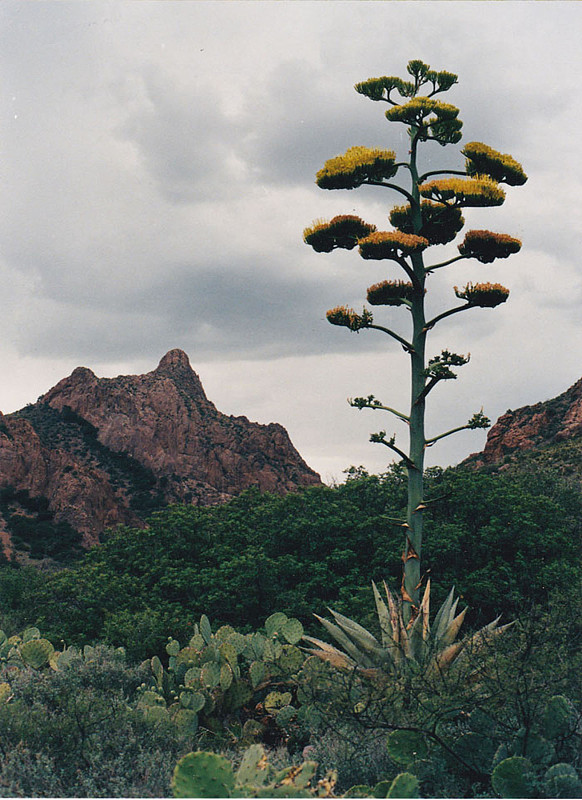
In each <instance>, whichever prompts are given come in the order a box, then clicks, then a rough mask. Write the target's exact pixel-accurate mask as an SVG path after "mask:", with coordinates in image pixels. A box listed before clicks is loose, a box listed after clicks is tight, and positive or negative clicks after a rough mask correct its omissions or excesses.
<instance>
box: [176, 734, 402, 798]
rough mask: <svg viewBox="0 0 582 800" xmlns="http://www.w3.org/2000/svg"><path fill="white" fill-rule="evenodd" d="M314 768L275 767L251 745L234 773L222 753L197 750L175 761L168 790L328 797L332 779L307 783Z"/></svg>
mask: <svg viewBox="0 0 582 800" xmlns="http://www.w3.org/2000/svg"><path fill="white" fill-rule="evenodd" d="M316 767H317V765H316V764H315V762H312V761H305V762H303V764H301V765H298V766H291V767H285V768H284V769H282V770H277V769H275V768H274V767H273V766H272V765H271V764H269V762H268V759H267V754H266V752H265V750H264V749H263V747H261V746H260V745H252V746H251V747H249V748H248V750H246V752H245V753H244V755H243V758H242V761H241V763H240V766H239V768H238V770H237V771H236V773H235V771H234V767H233V766H232V765H231V763H230V762H229V761H228V759H226V758H225V757H224V756H221V755H217V754H216V753H208V752H204V751H200V750H199V751H197V752H195V753H188V755H186V756H184V757H183V758H181V759H180V761H178V763H177V765H176V768H175V770H174V775H173V778H172V789H173V792H174V797H312V796H316V797H328V796H329V794H328V792H327V786H330V787H332V786H333V778H330V777H328V779H327V781H326V782H324V781H320V782H319V783H318V784H317V785H316V786H313V787H312V786H311V785H310V784H311V783H312V780H313V777H314V775H315V770H316ZM326 784H327V785H326ZM402 796H404V795H402Z"/></svg>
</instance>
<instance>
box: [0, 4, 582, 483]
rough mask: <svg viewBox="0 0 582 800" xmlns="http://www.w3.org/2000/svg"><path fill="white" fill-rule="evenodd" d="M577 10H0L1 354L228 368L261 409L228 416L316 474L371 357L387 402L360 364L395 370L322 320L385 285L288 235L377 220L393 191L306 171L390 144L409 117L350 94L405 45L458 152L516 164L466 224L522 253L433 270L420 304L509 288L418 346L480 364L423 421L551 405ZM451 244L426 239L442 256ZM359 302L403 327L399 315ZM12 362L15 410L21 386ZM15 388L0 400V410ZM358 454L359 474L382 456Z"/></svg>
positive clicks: (561, 322)
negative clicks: (446, 106)
mask: <svg viewBox="0 0 582 800" xmlns="http://www.w3.org/2000/svg"><path fill="white" fill-rule="evenodd" d="M581 16H582V10H581V7H580V6H579V4H574V3H561V2H553V3H520V2H506V3H493V4H491V3H487V2H472V3H467V2H455V1H454V0H453V1H452V2H436V3H435V2H432V0H431V2H423V1H422V0H415V2H401V3H376V2H328V3H321V2H302V3H292V2H287V3H285V2H283V3H256V2H241V3H216V2H202V1H199V2H196V3H166V2H153V3H115V2H112V3H101V2H92V3H78V2H61V3H52V2H43V1H42V0H41V2H37V3H18V2H10V0H9V2H6V3H4V4H3V5H2V7H1V8H0V20H1V22H2V25H1V31H2V32H1V33H0V40H1V41H0V44H1V45H2V47H1V53H2V55H1V56H0V63H1V64H2V71H3V76H4V87H3V91H4V93H5V96H4V98H3V102H2V104H1V107H0V115H1V117H2V120H1V122H2V126H3V142H4V150H5V157H4V162H3V176H2V181H3V192H2V193H0V212H1V213H0V276H1V277H2V280H3V282H4V283H5V285H6V287H7V288H6V290H5V292H4V296H5V298H6V306H5V308H4V310H3V315H2V318H0V326H1V327H0V332H1V336H0V342H2V344H1V345H0V355H1V356H2V357H3V359H4V361H5V363H7V364H16V363H20V362H22V363H24V362H26V363H28V361H27V359H33V360H34V363H35V364H36V367H35V371H36V372H37V373H38V374H42V375H45V374H46V375H49V374H50V375H53V374H54V373H55V372H56V370H57V365H58V369H59V370H60V369H61V366H62V369H69V367H72V366H76V365H77V364H79V363H85V364H86V365H87V366H92V365H94V364H99V365H101V367H102V369H103V371H104V372H107V371H108V369H111V370H117V369H127V370H129V371H132V370H133V369H134V368H135V367H134V366H132V365H134V364H137V363H139V364H140V366H141V365H143V364H145V363H152V366H155V363H156V362H157V359H158V358H159V357H160V355H161V354H162V353H163V352H164V351H165V350H167V349H169V348H170V347H175V346H179V347H182V348H183V349H185V350H187V351H188V352H190V354H191V356H192V360H193V363H194V362H195V363H202V364H205V365H207V367H208V369H209V370H210V374H211V375H212V376H214V377H213V380H215V381H216V385H217V387H218V389H217V391H219V389H220V385H221V382H220V379H219V373H220V370H221V369H224V370H226V371H227V373H228V374H229V375H230V374H237V375H239V377H240V380H241V381H243V382H244V380H245V378H247V377H248V380H249V381H251V382H252V383H254V384H256V387H257V394H256V396H255V395H254V394H252V393H249V391H248V390H247V389H245V387H244V386H242V385H241V386H233V385H232V382H229V392H230V394H229V395H228V396H226V395H220V400H221V402H222V403H223V404H227V405H228V402H229V399H228V398H229V397H232V404H233V408H234V407H235V406H236V411H237V413H247V414H248V415H249V416H251V417H252V416H253V409H255V410H256V413H257V415H265V416H268V417H269V421H270V420H271V419H281V421H284V422H286V424H288V425H289V427H290V430H291V433H292V435H293V436H294V437H298V439H299V440H300V441H305V442H306V443H307V447H308V450H309V448H310V447H312V446H313V458H315V462H314V466H316V467H317V466H318V464H317V461H318V460H319V461H320V463H322V464H325V468H326V469H328V468H329V467H330V465H332V464H338V463H342V464H343V465H344V466H346V465H347V463H349V462H350V461H351V460H352V459H351V456H350V455H349V452H350V451H351V448H352V447H354V434H353V432H352V429H351V428H350V426H351V425H355V430H357V431H358V436H359V435H360V434H361V432H362V431H363V430H366V429H367V428H366V424H365V418H364V422H362V416H361V415H360V417H357V419H358V420H359V421H358V422H357V423H354V415H353V412H351V413H347V414H346V410H345V409H344V408H343V400H344V397H345V396H347V395H348V394H350V393H352V394H353V393H359V392H366V391H367V390H366V387H365V386H362V387H361V389H359V388H358V386H356V385H355V384H358V383H359V382H362V383H367V381H366V380H364V374H363V373H364V371H365V370H364V365H370V366H369V368H370V370H371V373H370V382H371V383H374V382H375V381H376V380H378V381H379V389H378V394H382V396H386V391H381V390H382V380H384V381H385V383H386V385H387V386H388V387H389V388H390V380H389V379H388V377H387V375H388V373H386V374H385V373H384V369H383V367H378V366H377V364H378V363H379V362H378V359H382V358H384V356H383V355H382V354H383V353H385V352H386V353H387V355H386V359H387V360H388V361H387V363H389V364H390V365H391V372H390V375H395V374H397V375H398V379H397V381H398V387H395V386H392V389H391V390H392V391H396V393H397V394H399V393H402V394H403V396H405V394H406V392H405V388H402V387H406V385H407V375H406V369H407V365H406V359H403V357H402V353H401V351H400V349H399V348H398V346H395V347H392V346H391V345H389V343H388V342H387V341H385V339H384V338H382V337H380V336H378V335H376V334H375V333H373V332H369V333H366V332H364V333H362V334H360V335H353V334H350V333H349V332H348V331H345V330H338V329H337V328H333V327H332V326H330V325H328V324H327V323H326V321H325V311H326V309H328V308H330V307H332V306H334V305H337V304H344V303H346V304H348V305H352V306H354V307H355V308H361V306H362V303H363V299H364V296H365V290H366V287H367V286H368V285H370V284H371V283H374V282H376V281H378V280H381V279H382V278H384V277H398V271H397V268H396V267H394V265H386V264H385V263H383V264H382V263H380V264H377V263H369V262H363V261H362V260H361V259H360V258H359V257H358V255H357V254H355V253H334V254H331V255H328V256H324V255H317V254H315V253H314V252H313V251H312V250H311V249H310V248H308V247H306V246H305V245H304V244H303V243H302V235H301V232H302V230H303V228H304V227H305V226H306V225H308V224H310V223H311V221H312V220H313V219H314V218H317V217H329V216H333V215H334V214H336V213H359V214H361V216H362V217H364V218H365V219H368V220H369V221H371V222H374V223H375V224H377V225H379V226H385V225H387V214H388V211H389V209H390V207H391V205H393V204H394V203H399V202H400V198H399V197H397V196H395V195H391V194H390V193H388V192H382V191H380V190H378V191H375V190H374V189H373V188H371V187H370V188H368V187H365V188H363V189H361V190H358V191H354V192H336V191H333V192H325V191H321V190H320V189H318V188H317V187H316V186H315V184H314V177H315V172H316V171H317V170H318V169H319V168H320V167H321V166H322V165H323V163H324V162H325V160H326V159H328V158H330V157H332V156H334V155H337V154H338V153H341V152H344V151H345V149H346V148H347V147H349V146H351V145H354V144H365V145H368V146H380V147H395V148H396V149H397V151H398V152H399V153H400V154H401V155H402V154H403V149H404V148H405V147H406V139H405V136H404V134H403V131H404V129H402V131H401V130H400V126H397V125H391V124H389V123H388V122H387V121H386V120H385V119H384V117H383V112H384V110H385V107H384V105H383V104H378V103H372V102H370V101H369V100H367V99H366V98H363V97H361V96H359V95H357V94H356V93H355V92H354V90H353V84H354V83H355V82H356V81H358V80H363V79H365V78H367V77H371V76H375V75H382V74H402V73H403V71H404V69H405V65H406V62H407V61H408V60H409V59H410V58H414V57H421V58H423V59H424V60H426V61H427V62H429V63H431V65H432V66H434V67H435V68H437V69H449V70H452V71H455V72H458V73H459V78H460V82H459V85H458V86H456V87H455V88H454V89H453V90H452V91H451V93H450V98H449V97H447V100H448V99H450V101H451V102H453V103H455V104H456V105H458V106H459V107H460V109H461V115H460V116H461V118H462V119H463V120H464V123H465V126H464V141H470V140H475V139H476V140H479V141H485V142H487V143H488V144H491V145H492V146H493V147H496V148H497V149H500V150H502V151H503V152H511V153H512V154H513V155H514V156H515V157H516V158H518V159H519V160H521V161H523V163H524V166H525V168H526V171H527V172H528V173H529V175H530V181H529V182H528V184H526V186H525V187H523V188H521V189H515V190H510V191H509V192H508V198H507V201H506V204H505V205H504V206H503V207H502V208H500V209H485V210H483V211H474V212H469V213H468V214H467V215H466V216H467V227H487V228H490V229H492V230H498V231H503V232H508V233H512V234H514V235H517V236H520V237H521V238H522V239H523V241H524V248H523V251H522V253H520V254H519V255H518V256H515V257H514V258H512V259H511V260H510V261H508V262H500V263H498V264H493V265H490V266H483V265H473V264H467V263H464V262H462V263H461V265H455V266H453V267H451V268H450V269H447V270H443V271H442V273H441V272H439V273H437V274H435V276H434V280H433V281H432V285H431V290H430V295H429V303H430V307H431V313H438V311H440V310H442V309H443V308H446V307H448V306H449V305H451V304H455V303H456V300H455V297H454V294H453V292H452V286H453V285H455V284H457V285H463V284H464V283H466V282H467V281H468V280H473V281H475V280H492V281H500V282H502V283H505V284H507V285H508V286H509V287H510V289H511V292H512V293H511V297H510V301H509V303H508V304H507V306H506V307H503V308H501V309H499V310H498V311H496V312H495V311H494V312H488V311H483V312H482V313H480V312H478V311H476V312H475V313H472V312H470V313H467V314H461V315H458V317H453V318H451V319H450V320H448V321H447V322H446V323H443V325H442V326H440V327H438V328H437V329H436V330H435V331H434V333H433V337H432V339H431V345H430V347H431V349H432V350H434V352H439V350H440V349H441V348H442V347H452V348H453V349H456V350H457V351H458V352H467V351H471V352H472V353H473V359H472V361H471V365H470V366H469V367H467V368H466V370H465V371H464V374H463V375H462V376H460V379H459V381H457V382H455V384H454V385H452V386H451V387H447V392H446V393H445V392H443V394H442V396H441V397H442V399H441V397H436V398H435V399H434V400H433V405H432V406H431V410H430V414H431V415H434V416H433V418H432V419H433V422H434V425H435V426H439V424H440V423H442V424H443V425H445V424H447V423H448V422H449V421H450V418H451V417H452V416H456V415H458V414H461V416H464V415H465V413H466V414H467V415H468V416H470V414H471V413H473V411H474V410H476V409H475V408H473V405H474V404H475V399H474V398H478V399H477V405H478V406H480V405H481V403H485V405H486V411H488V412H489V413H490V414H491V415H492V414H494V413H496V412H500V411H503V410H505V408H506V407H507V406H508V405H511V406H513V407H516V406H517V405H519V404H520V403H521V402H533V401H535V400H536V399H540V398H539V397H536V396H535V394H536V393H538V394H542V395H543V394H545V395H546V396H551V395H552V394H557V393H558V392H560V391H562V390H563V389H564V388H566V386H565V385H564V384H565V383H567V382H573V381H574V380H575V379H576V378H578V377H579V371H580V370H579V352H580V349H579V348H578V349H577V347H576V345H577V343H580V330H582V328H581V326H580V313H579V308H580V300H581V298H582V278H581V272H580V266H579V261H578V242H579V240H580V233H581V230H580V228H581V223H580V219H579V214H578V209H577V204H576V202H575V198H576V197H577V196H578V194H579V188H580V181H581V177H582V164H581V160H580V159H581V156H580V148H579V142H578V138H579V136H578V131H579V122H580V110H579V108H578V106H577V101H576V98H577V93H578V87H577V80H578V75H579V72H580V69H579V68H580V61H581V57H580V52H579V42H578V34H577V32H578V30H579V25H580V17H581ZM424 159H425V162H424V163H425V165H426V168H435V167H437V166H439V167H440V166H446V167H448V168H451V167H457V166H460V165H461V164H462V161H463V159H462V157H461V156H460V155H459V153H458V148H454V147H452V148H446V149H443V148H440V147H439V146H438V145H434V146H431V147H429V148H427V151H426V155H425V156H424ZM455 252H456V250H455V245H450V246H447V247H446V248H439V249H438V252H437V258H439V259H440V258H441V257H442V258H445V257H446V255H447V254H448V255H451V254H454V253H455ZM376 313H377V318H378V319H379V320H380V319H382V320H386V321H387V320H389V319H390V320H393V322H392V321H391V322H390V323H389V324H391V325H392V324H393V325H394V326H395V327H396V329H397V330H398V331H399V332H401V333H403V334H405V333H406V330H407V318H406V313H405V312H404V311H402V310H395V311H394V312H393V313H392V312H391V311H390V310H382V309H380V310H378V311H377V312H376ZM564 339H568V340H569V341H571V342H572V343H573V346H572V347H571V348H569V349H568V352H564V349H563V348H562V347H561V341H562V340H564ZM580 344H582V343H580ZM19 359H20V361H18V360H19ZM342 359H344V360H343V361H342ZM540 359H542V360H544V359H545V361H546V364H547V367H546V368H545V369H540V367H539V364H540ZM382 363H384V362H382ZM237 364H244V365H245V366H244V369H242V368H241V371H240V372H237V369H236V365H237ZM281 364H285V365H286V367H285V370H283V369H282V367H281ZM332 364H333V365H334V369H337V370H338V372H337V373H334V375H335V376H336V377H332V373H331V372H330V369H331V366H330V365H332ZM356 364H359V365H360V366H361V370H360V367H356ZM396 364H398V365H399V366H398V367H396V366H395V365H396ZM108 365H110V366H109V367H108ZM13 369H15V368H14V367H13ZM344 369H345V370H347V371H348V372H351V373H353V376H354V380H353V383H352V382H351V381H350V380H348V378H349V376H346V377H345V381H344V377H340V372H342V371H343V370H344ZM394 370H396V372H394ZM17 372H18V376H19V377H18V383H19V385H20V386H21V389H19V393H18V397H21V396H23V394H24V393H25V391H26V384H27V379H26V378H25V377H23V373H22V371H21V370H17ZM57 374H58V373H57ZM322 375H324V376H325V378H322V377H321V376H322ZM202 377H204V376H202ZM336 380H337V385H336V383H335V382H334V381H336ZM31 381H32V379H31ZM278 381H280V382H281V385H284V386H285V389H284V390H283V389H281V395H278V394H277V390H276V389H274V388H273V382H278ZM308 382H311V383H312V386H313V387H317V390H318V391H320V392H325V391H328V390H329V391H330V393H331V392H333V393H334V396H333V397H332V396H330V398H329V400H328V402H327V403H326V410H325V415H326V418H329V425H330V426H332V427H333V426H334V425H335V428H334V431H333V432H331V431H329V432H328V434H326V438H325V439H323V438H321V437H322V436H323V434H322V433H321V431H323V430H324V428H325V426H324V425H323V423H322V422H321V418H319V419H320V421H319V423H318V422H317V420H318V414H320V411H319V410H318V407H317V403H316V402H315V395H311V394H309V395H304V397H306V398H307V397H309V398H310V402H311V403H312V405H311V406H310V407H309V409H307V408H305V407H302V409H301V411H300V412H299V411H297V412H295V411H294V409H295V408H296V407H298V404H297V398H294V397H293V386H296V387H297V386H301V387H304V386H306V385H307V383H308ZM401 384H402V387H401ZM31 386H32V383H31ZM352 386H355V388H352ZM13 388H14V387H10V390H9V391H8V390H5V394H4V395H3V394H2V393H1V392H0V408H5V407H6V406H7V404H10V403H11V402H12V401H11V400H10V398H11V397H13V396H14V397H16V395H15V394H13ZM44 388H47V387H44ZM31 391H32V389H31ZM34 392H35V394H34V396H36V394H38V393H39V392H38V391H37V385H36V384H34ZM313 392H315V389H313ZM335 394H337V398H336V397H335ZM269 396H273V397H275V396H276V397H277V402H276V403H275V401H274V400H273V405H272V406H271V407H269V406H268V404H267V405H265V403H266V402H267V401H266V400H265V397H269ZM506 396H507V399H505V397H506ZM31 399H34V397H31ZM387 399H388V397H386V400H387ZM14 402H16V401H14ZM239 402H240V403H241V404H242V405H237V403H239ZM247 402H248V403H249V406H248V407H243V405H244V403H247ZM306 402H307V400H306ZM336 407H337V411H335V410H333V409H335V408H336ZM340 409H341V410H340ZM336 414H337V416H336ZM455 421H457V420H452V422H453V424H454V423H455ZM318 424H319V428H318V427H317V426H318ZM373 427H374V423H371V428H372V429H373ZM316 429H317V431H319V433H317V432H316ZM318 437H319V438H318ZM472 441H475V440H474V439H473V440H472ZM316 442H318V444H317V445H316V444H315V443H316ZM458 442H459V443H458V444H449V442H447V443H446V446H444V447H443V448H442V450H441V451H440V452H442V453H444V454H445V455H444V458H446V459H449V460H454V459H455V458H459V457H462V455H464V454H466V452H468V449H477V445H471V444H468V443H467V439H466V437H461V438H460V439H459V440H458ZM312 443H313V445H312ZM364 443H365V436H364ZM326 447H329V450H328V451H326V450H325V448H326ZM373 450H374V449H373V448H372V451H373ZM358 452H359V451H358ZM363 452H367V450H366V446H364V449H363ZM435 452H436V448H435ZM310 453H311V451H309V452H304V455H305V457H306V458H307V460H308V461H309V460H310V458H311V460H312V461H313V458H312V457H311V455H310ZM431 456H432V453H431ZM370 458H371V460H372V463H373V464H374V465H376V466H378V465H379V464H380V461H381V459H382V458H383V456H378V455H373V456H372V455H371V456H370ZM434 458H435V459H436V460H437V461H438V460H439V458H438V455H435V456H434ZM354 460H357V459H354ZM322 469H323V467H322Z"/></svg>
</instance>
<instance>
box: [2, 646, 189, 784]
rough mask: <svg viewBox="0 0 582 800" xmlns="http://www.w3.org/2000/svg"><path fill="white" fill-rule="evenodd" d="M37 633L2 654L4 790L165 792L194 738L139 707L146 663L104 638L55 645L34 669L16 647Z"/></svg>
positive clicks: (22, 647) (25, 647) (24, 647)
mask: <svg viewBox="0 0 582 800" xmlns="http://www.w3.org/2000/svg"><path fill="white" fill-rule="evenodd" d="M36 633H37V632H34V631H33V632H28V634H26V638H27V641H24V639H25V634H22V635H21V636H15V637H10V640H12V642H11V644H10V645H9V646H10V648H11V649H12V651H13V653H12V656H11V657H8V658H7V659H5V660H4V661H2V659H0V751H1V752H2V759H1V761H0V793H2V795H4V796H25V797H42V796H50V797H68V796H71V797H127V796H137V797H162V796H167V795H168V794H169V789H170V777H171V770H172V765H173V764H174V763H175V761H176V759H177V758H178V756H179V754H180V753H181V752H184V749H185V748H188V747H191V741H192V739H191V736H190V735H188V734H187V733H185V732H184V731H182V730H180V729H179V728H178V726H177V725H174V724H172V723H171V722H170V721H167V720H163V719H160V718H158V719H153V718H152V719H148V718H146V716H144V714H143V713H142V711H141V709H140V708H139V707H138V704H137V695H136V691H137V687H138V686H139V684H140V683H142V682H143V680H144V678H145V677H146V672H145V668H144V667H140V668H136V667H132V666H130V665H128V664H127V663H126V661H125V659H124V656H123V653H121V652H119V651H113V650H112V649H110V648H104V647H102V646H97V647H93V648H88V649H87V652H86V654H85V655H83V654H81V653H80V652H79V651H74V650H73V651H71V650H70V649H67V650H63V651H61V652H60V653H53V657H52V658H51V663H50V666H49V665H46V664H44V665H41V666H38V665H37V664H35V666H34V668H33V667H30V666H27V664H26V663H25V662H24V660H19V651H21V652H22V653H23V655H25V654H26V651H27V648H29V647H31V646H36V645H38V644H39V643H42V642H43V641H46V640H43V638H42V637H41V636H36ZM30 635H32V636H33V638H28V637H29V636H30ZM1 639H2V636H0V640H1ZM8 642H9V640H6V643H8ZM0 647H2V648H3V645H0ZM51 647H52V645H51Z"/></svg>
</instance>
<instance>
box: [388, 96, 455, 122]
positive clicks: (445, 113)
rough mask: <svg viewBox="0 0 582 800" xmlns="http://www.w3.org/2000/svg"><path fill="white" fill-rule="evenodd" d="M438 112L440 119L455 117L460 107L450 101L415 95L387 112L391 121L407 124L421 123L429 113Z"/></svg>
mask: <svg viewBox="0 0 582 800" xmlns="http://www.w3.org/2000/svg"><path fill="white" fill-rule="evenodd" d="M433 113H434V114H436V116H437V118H438V119H440V120H445V119H455V118H456V117H457V115H458V113H459V109H458V108H457V107H456V106H453V105H451V104H450V103H441V102H440V101H439V100H433V98H432V97H413V98H412V100H409V101H408V103H403V104H402V105H401V106H393V107H392V108H389V109H388V111H387V112H386V118H387V119H389V120H390V121H391V122H406V124H407V125H421V124H422V121H423V120H424V119H425V117H428V115H429V114H433Z"/></svg>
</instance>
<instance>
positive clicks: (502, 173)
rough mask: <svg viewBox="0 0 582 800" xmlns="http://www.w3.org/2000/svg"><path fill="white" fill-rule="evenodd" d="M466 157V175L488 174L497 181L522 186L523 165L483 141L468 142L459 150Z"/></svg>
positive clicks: (525, 178) (523, 180)
mask: <svg viewBox="0 0 582 800" xmlns="http://www.w3.org/2000/svg"><path fill="white" fill-rule="evenodd" d="M461 153H462V154H463V155H464V156H466V157H467V160H466V162H465V163H466V170H467V174H468V175H489V176H490V177H491V178H493V180H494V181H497V182H498V183H507V184H508V185H509V186H523V184H524V183H525V182H526V181H527V175H526V174H525V172H524V171H523V167H522V166H521V164H520V163H519V161H516V160H515V159H514V158H513V157H512V156H510V155H509V154H508V153H499V152H498V151H497V150H493V148H492V147H489V146H488V145H486V144H483V142H469V143H468V144H466V145H465V147H464V148H463V149H462V150H461Z"/></svg>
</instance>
